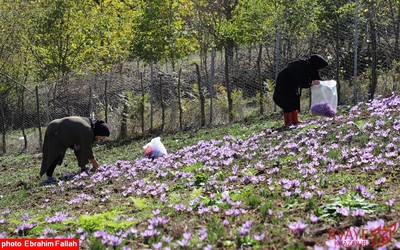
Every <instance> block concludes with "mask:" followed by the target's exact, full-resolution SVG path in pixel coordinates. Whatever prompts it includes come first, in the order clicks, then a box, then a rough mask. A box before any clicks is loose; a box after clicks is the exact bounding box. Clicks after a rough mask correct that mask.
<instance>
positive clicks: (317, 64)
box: [307, 54, 328, 70]
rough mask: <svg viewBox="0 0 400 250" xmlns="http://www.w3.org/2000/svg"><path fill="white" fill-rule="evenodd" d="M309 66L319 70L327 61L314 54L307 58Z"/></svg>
mask: <svg viewBox="0 0 400 250" xmlns="http://www.w3.org/2000/svg"><path fill="white" fill-rule="evenodd" d="M307 61H308V62H309V63H310V65H311V67H312V68H313V69H315V70H320V69H323V68H325V67H326V66H328V62H327V61H326V60H325V58H323V57H322V56H321V55H318V54H314V55H312V56H310V58H308V59H307Z"/></svg>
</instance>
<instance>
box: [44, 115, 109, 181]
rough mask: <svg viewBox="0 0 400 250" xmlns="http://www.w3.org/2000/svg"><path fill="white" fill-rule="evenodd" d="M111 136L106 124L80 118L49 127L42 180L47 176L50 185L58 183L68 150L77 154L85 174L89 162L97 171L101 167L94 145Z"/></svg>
mask: <svg viewBox="0 0 400 250" xmlns="http://www.w3.org/2000/svg"><path fill="white" fill-rule="evenodd" d="M109 135H110V127H109V125H108V124H107V123H105V122H104V121H102V120H98V121H94V122H93V121H92V120H91V119H90V118H86V117H79V116H70V117H64V118H61V119H56V120H53V121H52V122H50V123H49V125H48V126H47V129H46V133H45V137H44V144H43V158H42V167H41V169H40V176H42V175H43V174H44V173H46V175H47V181H48V182H54V181H55V180H54V178H53V172H54V169H55V168H56V166H57V165H61V163H62V161H63V159H64V155H65V152H66V150H67V149H68V148H71V149H73V150H74V153H75V156H76V159H77V161H78V166H79V167H80V168H81V170H82V171H84V170H85V168H86V167H85V166H86V164H88V163H89V161H90V163H91V164H92V166H93V168H94V169H97V168H98V167H99V164H98V162H97V160H96V158H95V157H94V155H93V151H92V145H93V142H94V141H95V139H101V138H102V137H108V136H109Z"/></svg>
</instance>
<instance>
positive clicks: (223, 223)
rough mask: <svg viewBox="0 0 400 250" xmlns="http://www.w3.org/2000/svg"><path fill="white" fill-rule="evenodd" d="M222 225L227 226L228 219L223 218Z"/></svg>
mask: <svg viewBox="0 0 400 250" xmlns="http://www.w3.org/2000/svg"><path fill="white" fill-rule="evenodd" d="M222 225H224V226H225V227H227V226H228V225H229V221H228V220H227V219H225V220H224V221H223V222H222Z"/></svg>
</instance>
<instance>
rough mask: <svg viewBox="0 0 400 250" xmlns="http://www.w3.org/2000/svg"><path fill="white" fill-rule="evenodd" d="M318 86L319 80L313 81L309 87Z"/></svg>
mask: <svg viewBox="0 0 400 250" xmlns="http://www.w3.org/2000/svg"><path fill="white" fill-rule="evenodd" d="M317 85H319V80H314V81H312V82H311V86H317Z"/></svg>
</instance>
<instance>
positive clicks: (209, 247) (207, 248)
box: [204, 245, 213, 250]
mask: <svg viewBox="0 0 400 250" xmlns="http://www.w3.org/2000/svg"><path fill="white" fill-rule="evenodd" d="M212 249H213V247H212V245H207V246H205V247H204V250H212Z"/></svg>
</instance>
